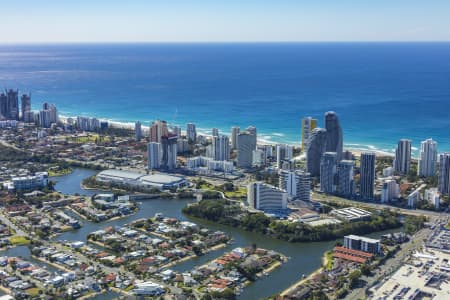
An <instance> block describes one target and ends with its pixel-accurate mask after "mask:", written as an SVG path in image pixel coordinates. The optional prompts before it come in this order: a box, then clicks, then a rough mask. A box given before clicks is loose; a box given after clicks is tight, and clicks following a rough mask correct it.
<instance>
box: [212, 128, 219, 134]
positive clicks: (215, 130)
mask: <svg viewBox="0 0 450 300" xmlns="http://www.w3.org/2000/svg"><path fill="white" fill-rule="evenodd" d="M211 134H212V136H219V129H217V128H213V129H212V130H211Z"/></svg>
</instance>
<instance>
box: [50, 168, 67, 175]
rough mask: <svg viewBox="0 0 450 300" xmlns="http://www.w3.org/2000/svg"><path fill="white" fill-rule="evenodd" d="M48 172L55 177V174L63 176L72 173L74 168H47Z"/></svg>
mask: <svg viewBox="0 0 450 300" xmlns="http://www.w3.org/2000/svg"><path fill="white" fill-rule="evenodd" d="M47 172H48V176H50V177H53V176H62V175H67V174H70V173H72V169H71V168H67V169H62V170H51V169H49V170H47Z"/></svg>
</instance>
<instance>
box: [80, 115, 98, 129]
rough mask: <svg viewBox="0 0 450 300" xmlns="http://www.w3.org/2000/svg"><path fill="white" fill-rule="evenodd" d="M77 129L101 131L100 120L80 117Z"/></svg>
mask: <svg viewBox="0 0 450 300" xmlns="http://www.w3.org/2000/svg"><path fill="white" fill-rule="evenodd" d="M76 127H77V128H78V130H81V131H98V130H99V129H100V120H98V119H96V118H88V117H81V116H78V117H77V120H76Z"/></svg>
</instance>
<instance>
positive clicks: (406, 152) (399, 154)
mask: <svg viewBox="0 0 450 300" xmlns="http://www.w3.org/2000/svg"><path fill="white" fill-rule="evenodd" d="M410 166H411V140H407V139H401V140H400V141H399V142H398V145H397V149H396V150H395V159H394V169H395V171H396V172H398V173H400V174H403V175H406V174H408V173H409V168H410Z"/></svg>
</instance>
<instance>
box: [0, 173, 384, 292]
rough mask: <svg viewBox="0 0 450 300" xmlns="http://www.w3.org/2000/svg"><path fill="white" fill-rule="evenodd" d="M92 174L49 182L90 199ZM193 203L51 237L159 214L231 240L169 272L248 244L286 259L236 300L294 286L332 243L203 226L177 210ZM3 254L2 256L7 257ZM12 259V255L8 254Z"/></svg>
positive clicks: (151, 205) (80, 237) (73, 237)
mask: <svg viewBox="0 0 450 300" xmlns="http://www.w3.org/2000/svg"><path fill="white" fill-rule="evenodd" d="M94 174H95V171H93V170H87V169H75V170H74V172H72V173H71V174H68V175H64V176H59V177H53V178H52V180H53V181H55V182H56V185H55V189H56V190H57V191H60V192H62V193H64V194H76V193H77V194H80V195H93V194H95V193H100V192H101V191H95V190H83V189H82V188H81V185H80V183H81V181H82V180H83V179H84V178H87V177H89V176H92V175H94ZM193 201H195V200H175V199H149V200H143V201H141V202H140V210H139V212H138V213H136V214H135V215H132V216H129V217H126V218H123V219H119V220H114V221H111V222H103V223H100V224H99V223H93V222H89V221H86V220H83V227H82V228H80V229H78V230H76V231H71V232H66V233H63V234H61V235H58V236H57V237H55V239H56V240H59V241H63V240H70V241H86V236H87V235H88V234H89V233H90V232H92V231H95V230H98V229H100V228H103V227H106V226H120V225H123V224H127V223H130V222H132V221H133V220H136V219H140V218H148V217H150V216H154V215H155V213H163V214H164V215H165V216H170V217H175V218H178V219H182V220H190V221H193V222H195V223H198V224H201V225H203V226H205V227H208V228H210V229H214V230H221V231H224V232H226V233H228V234H229V235H231V236H232V237H233V243H232V244H231V245H228V246H227V247H225V248H222V249H219V250H216V251H212V252H209V253H207V254H205V255H203V256H201V257H197V258H195V259H192V260H189V261H186V262H183V263H180V264H178V265H176V266H173V267H172V269H173V270H176V271H179V272H182V271H189V270H191V269H192V268H193V267H195V266H198V265H201V264H204V263H206V262H208V261H209V260H211V259H214V258H216V257H218V256H220V255H221V254H223V253H225V252H227V251H229V250H231V249H233V248H235V247H245V246H249V245H252V244H256V245H257V246H258V247H262V248H266V249H273V250H275V251H278V252H280V253H282V254H284V255H286V256H288V257H289V258H290V259H289V262H288V263H286V264H283V265H282V266H281V267H279V268H277V269H276V270H275V271H273V272H272V273H270V275H269V276H265V277H263V278H260V279H259V280H257V281H256V282H254V283H253V284H251V285H250V286H248V287H246V288H245V289H244V291H243V292H242V294H241V295H240V296H239V297H238V298H239V299H260V298H264V297H268V296H270V295H274V294H276V293H278V292H281V291H283V290H285V289H286V288H288V287H289V286H290V285H292V284H293V283H295V282H297V281H298V280H299V279H300V278H301V277H302V275H303V274H304V275H308V274H310V273H312V272H313V271H314V270H316V269H317V268H319V267H320V265H321V258H322V256H323V253H324V252H325V251H327V250H330V249H331V248H332V247H333V246H334V244H335V241H329V242H317V243H288V242H284V241H280V240H276V239H272V238H269V237H267V236H263V235H259V234H255V233H249V232H246V231H243V230H240V229H238V228H232V227H228V226H222V225H218V224H216V223H211V222H205V221H203V220H198V219H192V218H189V217H187V216H185V215H183V214H182V212H181V209H182V208H183V207H184V206H185V205H187V204H188V203H190V202H193ZM381 234H382V233H377V234H373V235H372V236H373V237H377V236H380V235H381ZM20 249H22V250H18V251H20V253H18V254H15V255H19V254H20V255H21V256H23V257H29V253H27V252H29V251H27V250H28V248H26V247H22V248H20ZM8 254H9V253H4V254H3V255H8ZM10 255H13V253H10ZM112 296H113V295H107V296H106V297H107V298H108V297H109V298H108V299H111V298H112ZM107 298H105V295H101V296H98V297H96V298H94V299H107Z"/></svg>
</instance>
